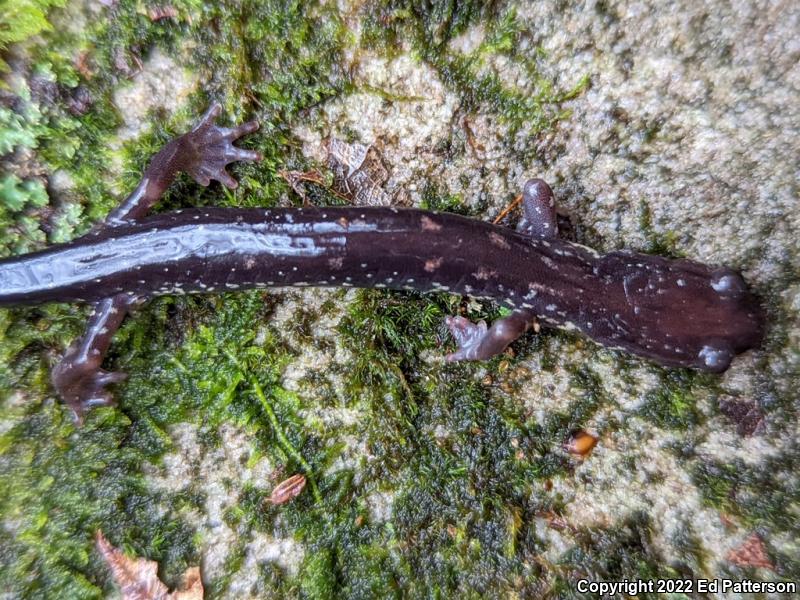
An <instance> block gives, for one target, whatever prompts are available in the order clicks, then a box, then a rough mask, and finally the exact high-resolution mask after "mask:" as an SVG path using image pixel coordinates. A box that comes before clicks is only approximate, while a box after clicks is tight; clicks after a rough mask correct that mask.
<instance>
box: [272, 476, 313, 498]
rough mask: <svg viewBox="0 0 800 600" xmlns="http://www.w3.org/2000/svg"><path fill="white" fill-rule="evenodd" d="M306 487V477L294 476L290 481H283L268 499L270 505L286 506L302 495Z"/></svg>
mask: <svg viewBox="0 0 800 600" xmlns="http://www.w3.org/2000/svg"><path fill="white" fill-rule="evenodd" d="M304 487H306V478H305V475H300V474H297V475H292V476H291V477H289V479H286V480H284V481H281V482H280V483H279V484H278V485H277V486H276V487H275V489H274V490H272V495H271V496H270V497H269V498H267V502H269V503H270V504H286V503H287V502H289V500H292V499H294V498H296V497H297V496H299V495H300V492H302V491H303V488H304Z"/></svg>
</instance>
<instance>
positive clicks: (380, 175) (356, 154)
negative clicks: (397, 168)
mask: <svg viewBox="0 0 800 600" xmlns="http://www.w3.org/2000/svg"><path fill="white" fill-rule="evenodd" d="M326 148H327V150H328V166H329V167H330V168H331V171H332V172H333V189H334V191H336V192H337V193H338V194H339V195H341V196H344V197H345V198H347V199H348V200H350V201H351V202H352V203H353V204H355V205H356V206H388V205H390V204H391V203H392V199H391V198H390V196H389V194H387V193H386V191H385V190H384V189H383V186H384V185H385V184H386V182H387V181H388V180H389V171H388V170H387V168H386V166H385V165H384V164H383V158H382V157H381V155H380V152H379V151H378V149H377V148H376V147H375V146H371V145H370V146H365V145H364V144H357V143H353V144H348V143H347V142H345V141H343V140H340V139H337V138H328V139H327V140H326Z"/></svg>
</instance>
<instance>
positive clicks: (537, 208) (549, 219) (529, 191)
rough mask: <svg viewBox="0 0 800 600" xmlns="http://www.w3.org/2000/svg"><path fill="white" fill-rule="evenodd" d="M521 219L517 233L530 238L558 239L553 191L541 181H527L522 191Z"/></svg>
mask: <svg viewBox="0 0 800 600" xmlns="http://www.w3.org/2000/svg"><path fill="white" fill-rule="evenodd" d="M522 211H523V217H522V219H520V222H519V224H518V225H517V231H519V232H520V233H525V234H527V235H529V236H531V237H537V238H554V237H558V225H557V222H556V202H555V198H554V196H553V190H551V189H550V186H549V185H547V183H545V181H544V180H543V179H529V180H528V181H526V182H525V187H524V188H523V189H522Z"/></svg>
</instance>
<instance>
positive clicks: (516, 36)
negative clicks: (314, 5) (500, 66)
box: [363, 0, 589, 137]
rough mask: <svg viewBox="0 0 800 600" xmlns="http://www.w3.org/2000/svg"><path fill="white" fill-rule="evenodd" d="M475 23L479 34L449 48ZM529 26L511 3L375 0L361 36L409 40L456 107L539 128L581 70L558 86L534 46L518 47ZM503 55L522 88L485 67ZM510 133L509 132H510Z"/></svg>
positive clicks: (549, 121) (383, 44)
mask: <svg viewBox="0 0 800 600" xmlns="http://www.w3.org/2000/svg"><path fill="white" fill-rule="evenodd" d="M478 23H481V24H482V25H483V26H484V27H485V36H484V39H483V41H482V43H480V44H479V45H478V47H477V48H476V49H475V50H473V51H472V52H470V53H469V54H460V53H457V52H454V51H452V50H451V49H450V48H449V47H448V44H449V43H450V42H451V41H452V40H453V39H454V38H456V37H457V36H458V35H460V34H462V33H464V32H465V31H467V30H468V29H469V28H470V27H471V26H474V25H476V24H478ZM527 35H528V33H527V31H526V26H525V25H524V24H522V23H520V22H519V21H518V20H517V16H516V13H515V11H514V9H513V8H500V5H498V4H496V3H493V2H491V3H484V2H447V1H443V2H428V3H425V4H420V3H416V2H408V1H406V0H380V1H373V2H371V3H370V4H369V8H368V16H367V17H366V19H365V23H364V33H363V40H364V43H365V45H367V46H368V47H372V48H382V49H383V50H384V51H389V50H391V49H392V48H399V47H402V43H404V42H406V41H409V40H410V42H411V44H412V45H413V48H414V50H415V52H416V53H417V54H418V55H419V57H420V58H421V59H422V60H424V61H426V62H427V63H428V64H430V65H431V66H432V67H433V68H434V69H436V71H437V72H438V73H439V76H440V78H441V79H442V81H443V82H444V83H445V85H447V86H449V87H450V88H451V89H453V90H455V91H456V92H457V93H458V94H459V97H460V99H461V106H462V110H464V111H465V112H467V113H470V112H490V113H491V114H493V115H495V116H497V117H499V118H500V119H501V120H503V121H505V122H507V123H508V124H509V126H510V129H511V133H512V134H513V133H515V132H516V131H518V130H520V129H522V128H523V127H525V128H526V131H529V132H530V133H531V134H535V133H537V132H540V131H543V130H546V129H547V128H549V127H551V126H552V125H553V124H554V123H555V122H556V121H558V120H559V119H561V118H564V117H565V116H566V115H567V114H568V113H567V112H565V111H564V110H562V109H561V108H560V104H561V103H563V102H564V101H566V100H569V99H570V98H573V97H575V96H576V95H578V94H580V93H581V92H582V91H583V90H584V89H586V87H587V86H588V84H589V79H588V78H587V77H585V78H583V79H581V80H580V81H577V82H575V85H574V86H573V87H572V88H571V89H568V90H557V89H556V88H555V87H554V86H553V85H552V82H550V81H549V80H548V79H547V78H545V77H543V76H542V75H541V74H540V72H539V68H538V62H537V61H538V60H541V59H542V58H543V57H544V53H543V51H541V50H540V49H532V50H528V51H527V52H522V51H519V50H518V48H519V46H520V42H521V41H522V40H525V39H526V37H527ZM497 55H502V56H505V57H507V58H508V59H509V60H510V61H511V62H512V64H513V65H514V66H515V67H516V68H518V69H519V70H521V71H522V72H524V73H525V74H526V76H527V77H528V78H529V79H530V81H531V82H532V83H531V84H530V86H529V87H528V88H527V89H524V90H521V89H514V88H512V87H510V86H508V85H507V84H505V83H504V82H503V81H502V80H501V79H500V77H499V76H498V75H497V74H496V72H495V71H494V70H492V69H489V68H487V66H488V61H489V59H490V58H491V57H492V56H497ZM511 137H513V135H512V136H511Z"/></svg>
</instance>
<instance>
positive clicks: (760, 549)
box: [727, 533, 775, 571]
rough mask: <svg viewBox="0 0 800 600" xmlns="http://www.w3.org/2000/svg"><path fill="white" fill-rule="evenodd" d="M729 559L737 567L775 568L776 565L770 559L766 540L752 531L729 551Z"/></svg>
mask: <svg viewBox="0 0 800 600" xmlns="http://www.w3.org/2000/svg"><path fill="white" fill-rule="evenodd" d="M727 558H728V560H729V561H731V562H732V563H733V564H735V565H736V566H737V567H756V568H761V569H770V570H772V571H774V570H775V565H774V564H772V561H771V560H770V559H769V554H767V548H766V546H765V545H764V540H762V539H761V536H759V535H758V534H757V533H752V534H750V536H749V537H748V538H747V539H746V540H745V541H744V542H743V543H742V545H741V546H739V547H738V548H734V549H733V550H731V551H730V552H728V556H727Z"/></svg>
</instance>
